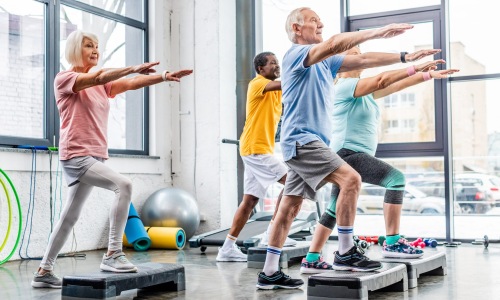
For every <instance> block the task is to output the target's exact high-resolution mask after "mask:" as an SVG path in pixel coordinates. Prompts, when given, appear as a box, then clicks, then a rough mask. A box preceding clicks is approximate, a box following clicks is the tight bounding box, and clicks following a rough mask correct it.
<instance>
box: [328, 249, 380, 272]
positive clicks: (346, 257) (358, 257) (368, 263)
mask: <svg viewBox="0 0 500 300" xmlns="http://www.w3.org/2000/svg"><path fill="white" fill-rule="evenodd" d="M334 254H335V258H334V259H333V265H332V268H333V269H334V270H337V271H359V272H368V271H373V270H377V269H380V268H382V264H381V263H380V262H378V261H373V260H370V259H369V258H368V257H366V256H365V251H363V250H362V249H360V248H358V247H356V246H353V247H352V248H351V249H349V251H347V252H346V253H345V254H342V255H340V254H339V252H338V251H335V253H334Z"/></svg>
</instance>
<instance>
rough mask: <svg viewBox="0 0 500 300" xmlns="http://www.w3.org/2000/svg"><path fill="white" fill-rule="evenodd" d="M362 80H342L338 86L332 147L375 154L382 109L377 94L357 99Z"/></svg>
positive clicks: (335, 92) (334, 106)
mask: <svg viewBox="0 0 500 300" xmlns="http://www.w3.org/2000/svg"><path fill="white" fill-rule="evenodd" d="M358 81H359V78H339V79H338V81H337V83H336V84H335V85H334V87H333V89H334V95H333V111H332V126H333V134H332V141H331V143H330V147H331V148H332V149H333V151H335V152H337V151H339V150H340V149H342V148H346V149H349V150H352V151H356V152H364V153H368V154H370V155H375V151H376V150H377V143H378V124H379V119H380V110H379V108H378V105H377V102H375V100H374V99H373V94H369V95H366V96H363V97H360V98H354V90H355V89H356V85H357V84H358Z"/></svg>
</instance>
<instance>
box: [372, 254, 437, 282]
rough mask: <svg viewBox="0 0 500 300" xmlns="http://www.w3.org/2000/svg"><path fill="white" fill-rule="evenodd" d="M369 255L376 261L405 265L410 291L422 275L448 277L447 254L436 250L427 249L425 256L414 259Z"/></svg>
mask: <svg viewBox="0 0 500 300" xmlns="http://www.w3.org/2000/svg"><path fill="white" fill-rule="evenodd" d="M367 255H368V257H370V259H372V260H376V261H383V262H391V263H401V264H405V265H406V271H407V272H408V288H410V289H412V288H415V287H417V285H418V282H417V279H418V278H420V275H422V274H424V275H438V276H445V275H446V253H445V252H444V251H439V250H438V249H436V248H425V249H424V256H422V257H420V258H413V259H408V258H388V257H382V252H381V251H369V252H367Z"/></svg>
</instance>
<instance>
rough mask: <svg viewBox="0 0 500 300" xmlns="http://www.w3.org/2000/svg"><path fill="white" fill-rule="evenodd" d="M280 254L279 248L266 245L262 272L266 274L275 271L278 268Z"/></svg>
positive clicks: (268, 274)
mask: <svg viewBox="0 0 500 300" xmlns="http://www.w3.org/2000/svg"><path fill="white" fill-rule="evenodd" d="M280 255H281V248H277V247H272V246H268V247H267V254H266V262H265V263H264V269H263V270H262V272H264V274H266V275H267V276H271V275H273V274H274V273H275V272H276V271H279V269H280Z"/></svg>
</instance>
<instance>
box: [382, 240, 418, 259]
mask: <svg viewBox="0 0 500 300" xmlns="http://www.w3.org/2000/svg"><path fill="white" fill-rule="evenodd" d="M382 247H383V248H382V256H383V257H396V258H418V257H421V256H422V255H424V251H422V250H421V249H418V248H415V247H413V246H412V245H410V243H408V241H407V240H406V239H404V238H400V239H399V240H398V241H397V242H396V243H395V244H392V245H387V243H386V241H384V245H383V246H382Z"/></svg>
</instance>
